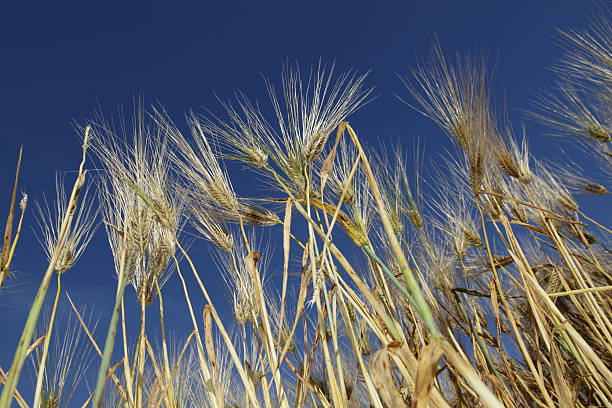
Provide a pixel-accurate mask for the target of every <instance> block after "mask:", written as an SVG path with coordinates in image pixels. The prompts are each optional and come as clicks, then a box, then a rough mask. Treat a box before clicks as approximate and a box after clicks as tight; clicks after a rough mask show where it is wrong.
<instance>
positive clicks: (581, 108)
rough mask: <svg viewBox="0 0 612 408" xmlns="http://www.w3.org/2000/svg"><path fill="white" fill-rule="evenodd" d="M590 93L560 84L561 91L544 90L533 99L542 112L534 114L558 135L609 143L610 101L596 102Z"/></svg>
mask: <svg viewBox="0 0 612 408" xmlns="http://www.w3.org/2000/svg"><path fill="white" fill-rule="evenodd" d="M588 98H589V96H588V95H586V94H584V93H583V92H582V91H580V90H578V89H577V88H575V87H574V86H573V85H571V84H568V83H559V89H558V93H557V92H555V93H553V92H550V91H547V92H544V93H542V95H541V96H539V97H538V98H537V99H536V101H535V102H534V105H535V108H536V109H537V111H539V112H541V113H532V114H530V116H531V117H533V118H534V119H536V120H538V121H540V122H542V123H544V124H546V125H548V126H549V127H550V129H551V133H552V134H553V135H556V136H565V137H572V138H576V137H578V138H584V139H587V140H590V141H594V142H599V143H607V142H610V140H612V138H611V136H610V130H611V128H612V111H611V110H610V105H609V102H610V101H607V102H606V103H605V104H598V103H593V101H592V100H589V99H588Z"/></svg>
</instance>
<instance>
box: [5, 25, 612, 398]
mask: <svg viewBox="0 0 612 408" xmlns="http://www.w3.org/2000/svg"><path fill="white" fill-rule="evenodd" d="M611 33H612V30H611V26H610V19H609V14H607V13H603V14H601V15H599V16H598V17H596V18H594V19H593V20H592V25H591V27H590V28H589V29H588V30H585V31H581V30H575V31H568V32H561V33H560V38H562V39H563V40H564V41H565V46H566V52H565V54H564V55H565V56H564V58H563V59H562V60H561V61H560V63H559V64H558V65H556V66H555V69H556V71H557V73H558V78H559V82H558V87H557V88H556V89H554V90H553V91H551V92H549V93H544V94H543V95H542V97H541V98H540V99H539V100H537V101H536V102H535V109H534V110H533V112H534V113H532V116H533V117H535V118H536V119H539V120H541V121H542V122H544V123H545V124H547V125H549V127H550V129H551V133H554V134H556V135H560V136H567V137H571V138H573V139H574V140H575V141H576V144H577V145H578V146H582V147H584V150H586V151H587V152H588V153H589V154H591V155H592V156H593V157H596V158H597V159H598V161H597V162H598V163H599V164H600V165H601V166H600V168H601V173H602V174H603V176H602V177H603V178H604V180H599V183H604V182H606V181H607V180H609V174H610V173H609V170H610V168H611V165H612V154H611V151H610V142H611V136H610V127H611V125H612V121H611V119H612V115H611V114H612V111H611V109H610V107H611V103H610V102H611V99H612V93H611V89H612V88H611V84H612V65H611V64H612V44H611ZM487 69H488V63H487V61H486V59H484V58H473V57H457V59H456V60H453V61H448V59H447V58H445V57H444V55H443V53H442V52H441V50H440V48H439V46H437V45H435V46H434V48H433V54H432V57H431V59H429V60H427V61H424V62H422V63H421V64H420V65H419V66H418V67H417V68H416V69H415V70H414V71H413V72H412V76H411V77H410V78H405V84H406V86H407V88H408V90H409V94H410V95H411V97H410V98H408V97H407V98H406V100H407V101H408V103H409V104H411V106H413V107H414V108H415V109H417V110H419V111H420V112H421V113H423V114H424V115H426V116H428V117H429V118H431V119H432V120H433V121H435V122H436V123H437V124H438V125H439V126H440V128H441V129H442V130H443V131H444V132H445V133H446V134H447V135H448V136H449V138H450V139H451V141H452V142H453V143H454V144H455V145H456V149H455V151H454V152H451V153H448V154H446V157H445V158H442V159H438V160H436V164H435V165H433V170H432V174H433V177H431V180H432V182H431V186H430V187H422V185H423V180H425V179H426V178H425V176H424V175H423V174H422V172H421V170H420V168H421V163H420V161H419V160H417V163H415V164H414V166H412V164H410V165H409V164H408V163H407V160H406V156H405V154H404V153H403V152H402V151H401V150H399V149H396V151H394V152H393V153H392V154H388V153H384V152H382V153H381V152H380V151H379V150H371V151H368V150H367V149H365V148H364V147H363V145H362V142H361V140H360V138H359V137H358V135H357V133H356V131H355V130H354V128H353V127H352V126H351V125H350V124H349V123H348V122H347V119H348V117H349V116H350V115H351V114H352V113H354V112H355V111H356V110H357V109H358V108H359V107H360V106H361V105H363V104H364V103H365V102H367V101H368V99H369V95H370V89H368V88H366V87H365V86H364V81H365V79H366V77H365V75H359V74H357V73H355V72H353V71H351V72H348V73H345V74H343V75H340V76H337V75H335V74H334V72H333V69H326V68H324V67H321V66H319V68H318V69H313V70H312V71H311V74H310V75H309V76H308V78H306V79H304V78H303V77H302V76H301V75H300V73H299V71H298V70H296V69H291V68H286V69H285V71H284V74H283V76H282V86H281V90H280V91H278V90H277V89H276V88H275V87H274V86H273V85H272V84H271V83H268V84H267V85H268V91H269V96H270V101H271V108H270V109H269V111H270V112H272V114H271V115H267V116H266V115H265V114H264V113H263V112H262V110H261V109H260V107H259V105H258V104H255V103H253V102H250V100H249V99H248V98H247V97H246V96H244V95H243V94H239V95H238V96H237V98H236V99H235V101H234V102H233V103H226V104H225V105H224V108H225V109H226V111H227V115H226V117H225V118H224V119H220V118H218V117H215V116H212V117H211V115H198V114H195V113H189V114H188V115H187V126H185V128H188V129H189V130H190V133H191V134H190V135H188V136H186V135H185V132H183V131H182V130H181V127H180V126H177V125H176V124H175V122H173V121H172V120H171V119H170V118H169V115H168V114H167V113H166V112H165V111H164V110H163V109H159V108H155V107H152V108H148V109H146V110H145V109H142V108H138V109H136V110H135V112H136V113H135V116H134V118H133V119H132V120H131V124H128V125H127V126H126V125H125V124H124V123H122V124H121V125H120V126H117V127H115V126H114V125H113V124H112V123H110V122H107V121H105V120H103V119H101V118H98V119H97V120H94V121H91V122H90V123H87V124H85V125H83V127H82V129H81V130H82V135H83V149H82V159H81V163H80V166H79V168H78V172H77V173H76V174H77V176H76V181H75V182H74V185H73V187H72V189H71V190H65V188H64V184H63V178H58V182H57V186H56V187H57V199H56V202H55V203H54V204H52V205H51V206H49V205H48V204H47V203H43V204H40V205H39V206H38V210H39V211H38V212H39V220H40V227H41V228H40V230H41V233H40V234H39V238H40V242H41V243H42V244H43V246H44V249H45V251H46V254H47V257H48V261H49V263H48V268H47V270H46V271H45V273H44V275H43V278H42V282H41V283H40V287H39V289H38V292H37V295H36V297H35V299H34V301H33V304H32V306H31V309H30V310H29V314H28V318H27V321H26V322H25V325H24V328H23V332H22V335H21V338H20V340H19V343H18V345H17V348H16V350H15V352H14V357H13V361H12V364H11V366H10V368H9V369H8V370H1V369H0V384H3V386H2V394H1V397H0V408H8V407H9V406H10V405H11V404H12V403H13V402H14V403H16V404H17V405H18V406H20V407H22V408H23V407H29V406H32V407H33V408H40V407H41V406H42V407H65V406H83V407H85V406H94V407H96V408H97V407H101V406H109V407H111V406H112V407H136V408H139V407H145V406H146V407H168V408H170V407H172V408H177V407H187V406H190V407H191V406H193V407H216V408H223V407H266V408H271V407H283V408H288V407H376V408H383V407H389V408H391V407H404V406H408V405H410V406H411V407H427V406H431V407H439V408H443V407H478V406H483V407H548V408H553V407H574V406H576V407H595V406H597V407H603V406H612V387H611V384H612V374H611V372H610V364H611V362H612V354H611V352H612V323H611V320H610V306H611V303H610V297H609V296H608V294H609V291H610V290H611V289H612V286H611V285H612V283H611V281H612V276H611V274H612V254H611V253H610V250H609V249H607V247H606V243H607V242H608V240H609V238H608V237H609V235H608V234H609V233H610V232H611V231H610V230H609V229H608V228H606V227H605V226H604V225H601V224H599V223H597V222H596V221H594V220H592V219H591V218H589V217H588V216H587V215H585V214H584V213H582V212H581V209H580V206H579V204H578V203H577V201H576V199H575V196H576V194H578V193H589V194H598V195H607V194H608V191H607V190H606V188H605V187H604V186H603V185H602V184H599V183H598V182H595V181H592V180H590V179H588V178H587V177H586V176H583V175H581V174H582V173H581V172H580V171H579V170H578V169H576V168H573V167H568V166H561V165H559V164H555V163H543V162H541V161H538V160H536V159H535V158H534V157H532V155H531V154H530V152H529V149H528V145H527V143H526V140H525V138H524V137H523V138H522V139H520V140H519V139H518V138H517V137H515V133H514V132H513V130H512V128H511V127H510V124H509V121H508V120H507V119H506V118H505V117H503V116H504V115H500V114H499V109H498V107H496V106H495V104H494V102H493V98H492V96H491V87H492V84H491V82H492V81H491V75H490V74H489V73H488V72H487ZM90 152H91V153H92V155H93V156H95V159H96V160H97V166H99V167H101V168H103V171H101V172H95V173H93V172H92V173H91V174H93V176H91V177H90V173H88V172H87V170H86V167H89V165H88V160H89V159H88V154H89V153H90ZM418 157H420V155H417V158H418ZM227 160H233V161H237V162H240V163H241V164H242V165H243V166H245V167H247V168H249V169H250V170H252V171H253V172H254V174H256V175H257V176H258V177H260V178H261V179H262V180H265V183H263V185H265V186H266V187H267V191H266V194H268V196H267V197H259V198H244V197H240V196H238V195H237V194H236V192H235V190H234V188H233V187H232V181H231V179H230V177H229V174H228V172H227V170H226V167H225V166H224V164H223V163H224V162H225V161H227ZM19 161H21V159H20V160H19ZM19 168H20V166H19V164H18V165H17V174H16V176H15V184H14V189H13V192H12V199H11V205H10V214H9V218H8V222H7V224H6V230H5V235H4V242H3V246H2V252H1V255H0V286H1V285H2V283H3V282H4V281H6V279H7V277H9V276H10V271H11V268H10V267H11V261H12V259H13V254H14V252H15V248H16V245H17V241H18V239H19V236H20V232H21V227H22V223H23V219H24V214H25V212H26V207H27V197H26V196H24V198H23V199H22V201H21V203H20V204H19V207H20V209H21V212H20V216H19V217H17V215H16V214H17V213H18V210H16V191H17V181H18V177H19ZM90 178H95V179H96V180H95V182H94V183H93V184H91V183H90V181H89V179H90ZM90 184H91V185H93V186H95V190H96V193H97V194H88V193H87V191H88V185H90ZM90 191H93V190H91V189H90ZM604 199H605V197H604ZM94 202H95V203H96V204H93V203H94ZM98 219H100V220H101V221H102V225H104V227H105V230H106V234H107V237H108V242H109V244H110V248H111V251H112V255H113V258H114V265H115V272H116V276H117V291H116V297H115V304H114V308H113V310H112V315H111V316H112V317H111V320H110V322H104V329H106V328H107V331H106V337H105V341H104V343H103V344H102V343H97V342H96V340H95V337H94V335H93V334H92V333H93V327H91V326H92V324H91V322H90V321H89V320H88V319H87V318H86V317H84V316H83V313H82V311H79V308H77V307H76V306H75V305H74V304H73V302H72V300H70V299H69V297H68V298H67V302H69V304H70V305H69V306H67V307H66V309H67V311H68V314H67V315H66V314H65V315H64V316H68V317H67V318H59V316H62V315H61V314H59V312H58V305H61V304H62V303H63V302H60V299H64V298H66V297H65V296H61V281H62V279H66V278H67V279H70V274H67V272H68V271H69V270H70V269H71V268H72V267H73V266H74V264H75V262H76V261H77V260H78V258H79V256H80V255H81V253H82V252H83V250H84V248H85V246H86V245H87V244H88V242H89V241H90V239H91V237H92V235H93V233H94V231H95V227H96V225H98V224H99V222H98V221H97V220H98ZM15 223H16V224H17V226H16V228H15V231H13V228H14V226H13V224H15ZM191 229H193V231H194V232H192V234H196V235H197V236H198V237H201V238H203V239H204V240H207V241H209V242H210V243H211V248H214V251H215V254H216V255H214V256H213V257H214V259H215V262H216V265H217V268H211V267H210V266H209V265H208V264H207V265H200V266H198V265H196V264H195V263H194V262H193V261H192V259H191V258H190V255H189V253H188V250H187V249H188V247H189V246H188V245H186V244H185V242H186V241H185V239H186V237H185V231H187V230H191ZM270 229H271V230H276V231H277V232H274V234H276V236H278V237H279V241H281V240H282V257H279V259H278V261H277V262H276V263H277V264H278V265H279V266H278V270H282V273H279V274H278V275H277V276H278V279H276V278H271V277H270V274H269V273H267V272H268V270H269V269H270V267H269V264H270V262H271V260H270V257H271V253H270V251H267V250H265V249H263V248H262V247H261V245H260V244H259V241H260V240H259V241H258V236H259V237H260V236H261V234H262V233H263V232H262V230H270ZM279 246H281V244H279ZM186 247H187V249H186ZM216 270H219V271H220V272H218V273H220V276H222V277H223V279H224V280H225V282H226V284H227V288H228V294H229V296H228V299H227V303H226V304H225V305H223V306H220V305H218V304H214V303H213V301H212V300H211V297H210V296H209V292H208V291H207V288H206V285H205V284H204V282H203V281H206V280H210V279H214V278H211V277H210V274H211V273H212V272H213V271H216ZM74 273H79V272H76V271H75V272H74ZM205 274H207V277H206V279H203V276H204V275H205ZM64 275H66V277H64ZM170 278H172V279H179V280H180V282H181V284H182V288H183V291H184V299H183V300H181V299H179V300H176V299H173V302H174V303H176V302H178V301H184V305H185V309H184V310H185V313H186V314H187V313H188V314H189V316H190V320H191V322H192V324H193V330H192V331H191V332H190V333H189V335H188V336H186V337H185V338H170V339H168V338H167V335H166V328H165V326H164V322H165V321H166V320H167V319H168V318H169V316H168V315H167V314H164V301H163V299H164V290H163V287H164V283H165V282H167V281H168V279H170ZM52 279H56V280H57V286H56V287H57V292H56V294H55V298H54V301H53V303H52V307H51V308H50V311H49V313H47V314H45V313H41V309H42V306H43V303H45V302H44V300H45V296H46V293H47V291H48V288H49V287H50V283H51V280H52ZM129 285H131V286H133V288H134V291H133V292H132V291H125V289H126V287H127V286H129ZM133 295H135V300H136V303H137V304H138V305H139V311H140V321H139V324H138V325H136V327H134V330H133V336H134V338H135V339H136V341H135V343H134V342H131V343H130V342H129V341H128V334H129V333H130V330H129V326H128V325H127V323H126V319H125V315H126V314H125V307H124V301H125V300H126V298H127V297H128V296H133ZM194 296H198V300H197V302H202V301H203V300H202V298H199V297H200V296H203V299H204V300H205V306H204V308H203V310H196V309H194V307H193V304H194V303H192V302H193V299H194ZM228 310H231V316H232V317H233V320H232V319H230V318H229V316H230V313H229V312H228ZM145 318H148V319H157V318H159V325H160V327H161V330H160V332H159V335H157V334H156V335H155V336H151V335H150V332H151V330H147V328H146V319H145ZM58 319H60V320H59V321H58ZM65 320H69V321H72V322H73V324H65V323H66V322H65ZM60 323H62V324H60ZM7 329H11V330H12V329H13V328H7ZM118 331H120V332H121V334H119V333H118ZM152 337H154V338H152ZM26 360H29V361H30V362H31V365H32V368H33V372H34V376H32V378H34V382H35V385H33V389H34V395H33V402H32V405H29V403H28V402H27V401H26V399H25V398H24V397H23V395H22V394H21V393H20V392H19V387H18V381H19V379H20V376H21V377H22V380H23V377H24V376H23V375H21V374H22V372H23V368H24V365H25V363H26ZM91 368H96V371H97V373H98V375H97V381H96V382H95V386H93V385H92V386H91V387H89V392H90V396H89V398H86V399H84V400H83V401H76V400H75V398H73V397H74V396H75V395H78V393H75V390H76V387H77V385H78V384H79V381H81V380H82V379H83V377H84V373H85V372H86V371H87V370H89V369H91Z"/></svg>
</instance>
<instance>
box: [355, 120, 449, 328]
mask: <svg viewBox="0 0 612 408" xmlns="http://www.w3.org/2000/svg"><path fill="white" fill-rule="evenodd" d="M347 130H348V132H349V135H350V136H351V139H352V140H353V144H354V145H355V147H356V148H357V150H358V151H359V155H360V156H361V163H362V164H363V169H364V171H365V174H366V177H367V179H368V183H369V184H370V190H371V191H372V195H373V196H374V200H375V201H376V204H377V206H378V212H379V214H380V218H381V220H382V224H383V227H384V229H385V232H386V234H387V237H388V238H389V244H390V246H391V250H392V251H393V255H394V256H395V258H396V260H397V263H398V265H399V268H400V271H401V272H402V274H403V275H404V280H405V281H406V285H408V288H409V289H410V292H411V293H412V298H413V300H414V307H415V309H416V310H417V312H418V313H419V315H420V316H421V319H423V323H425V326H427V329H428V330H429V332H430V333H431V334H434V335H439V334H440V330H439V329H438V325H437V324H436V321H435V319H434V316H433V313H432V312H431V309H430V308H429V305H428V304H427V301H425V297H424V296H423V292H422V291H421V288H420V287H419V284H418V282H417V280H416V278H415V277H414V275H413V274H412V272H411V271H410V268H409V267H408V261H407V259H406V255H404V252H403V251H402V247H401V245H400V243H399V241H398V240H397V237H396V236H395V232H394V231H393V226H392V225H391V220H390V219H389V214H387V211H386V210H385V205H384V199H383V196H382V194H381V192H380V189H379V188H378V183H377V182H376V179H375V177H374V173H373V172H372V168H371V167H370V162H369V160H368V158H367V156H366V154H365V152H364V150H363V147H362V146H361V143H360V142H359V139H358V138H357V134H356V133H355V131H354V130H353V128H351V126H350V125H347Z"/></svg>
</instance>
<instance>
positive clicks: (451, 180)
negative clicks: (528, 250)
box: [429, 161, 483, 259]
mask: <svg viewBox="0 0 612 408" xmlns="http://www.w3.org/2000/svg"><path fill="white" fill-rule="evenodd" d="M462 172H463V166H462V165H461V164H460V163H457V162H452V161H447V163H446V166H444V167H442V166H441V167H439V168H437V169H436V173H437V177H436V184H437V185H438V189H437V190H436V197H435V199H434V200H432V201H430V203H429V205H430V207H431V209H432V210H433V211H434V212H435V213H436V214H437V217H435V218H434V219H432V222H433V224H434V225H435V226H436V228H437V229H439V230H440V231H444V232H446V233H447V234H449V236H450V238H451V239H452V243H453V244H452V248H453V250H454V252H455V254H456V255H457V257H458V258H459V259H463V258H464V257H465V256H466V255H467V251H468V248H469V247H482V246H483V243H482V240H481V238H480V232H479V228H478V224H477V222H476V218H475V214H474V210H475V209H474V201H473V200H474V199H473V197H472V196H471V194H469V192H468V191H469V190H468V187H467V183H466V181H465V179H464V178H463V177H462V176H461V173H462Z"/></svg>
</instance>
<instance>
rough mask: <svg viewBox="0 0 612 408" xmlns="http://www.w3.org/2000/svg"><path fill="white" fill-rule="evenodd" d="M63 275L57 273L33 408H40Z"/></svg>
mask: <svg viewBox="0 0 612 408" xmlns="http://www.w3.org/2000/svg"><path fill="white" fill-rule="evenodd" d="M61 276H62V274H61V273H59V272H58V273H57V291H56V292H55V300H54V301H53V309H52V311H51V317H50V318H49V328H48V329H47V333H46V334H45V344H44V346H43V353H42V356H41V358H40V363H39V366H38V374H37V375H36V390H35V391H34V405H32V407H33V408H38V407H40V403H41V400H40V396H41V393H42V386H43V378H44V375H45V366H46V363H47V356H48V354H49V344H50V343H51V333H52V332H53V323H54V322H55V313H56V312H57V303H58V300H59V296H60V292H61V289H62V285H61Z"/></svg>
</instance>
